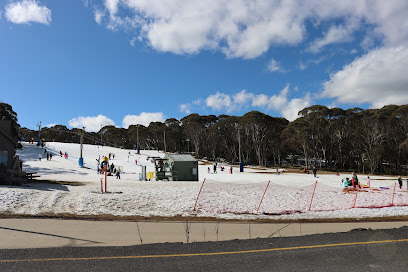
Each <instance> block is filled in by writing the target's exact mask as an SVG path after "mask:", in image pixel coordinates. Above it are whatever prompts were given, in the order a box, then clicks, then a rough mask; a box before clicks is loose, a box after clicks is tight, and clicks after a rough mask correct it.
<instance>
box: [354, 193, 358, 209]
mask: <svg viewBox="0 0 408 272" xmlns="http://www.w3.org/2000/svg"><path fill="white" fill-rule="evenodd" d="M357 194H358V188H357V191H356V197H355V198H354V203H353V209H354V207H356V201H357Z"/></svg>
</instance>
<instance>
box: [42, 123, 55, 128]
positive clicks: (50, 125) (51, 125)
mask: <svg viewBox="0 0 408 272" xmlns="http://www.w3.org/2000/svg"><path fill="white" fill-rule="evenodd" d="M56 125H57V124H53V123H51V124H48V125H45V126H44V127H48V128H52V127H54V126H56Z"/></svg>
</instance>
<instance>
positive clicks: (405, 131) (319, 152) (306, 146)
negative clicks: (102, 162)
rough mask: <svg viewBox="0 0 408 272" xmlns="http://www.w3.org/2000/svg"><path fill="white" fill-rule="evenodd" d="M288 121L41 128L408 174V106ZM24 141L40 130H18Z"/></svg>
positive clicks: (200, 151) (257, 160) (264, 159)
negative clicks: (83, 129) (97, 130)
mask: <svg viewBox="0 0 408 272" xmlns="http://www.w3.org/2000/svg"><path fill="white" fill-rule="evenodd" d="M299 116H300V117H299V118H298V119H296V120H294V121H292V122H289V121H288V120H286V119H285V118H277V117H271V116H269V115H267V114H264V113H261V112H258V111H251V112H248V113H246V114H244V115H243V116H231V115H225V114H222V115H219V116H215V115H208V116H207V115H198V114H190V115H188V116H186V117H184V118H182V119H181V120H177V119H175V118H170V119H167V120H166V121H165V122H152V123H150V124H149V126H147V127H146V126H142V125H131V126H129V128H127V129H125V128H117V127H114V126H105V127H103V128H101V130H100V131H99V132H85V131H82V130H81V129H77V128H73V129H71V130H70V129H68V128H67V127H65V126H62V125H57V126H54V127H52V128H42V129H41V131H40V134H41V137H42V138H44V139H45V140H46V141H59V142H74V143H79V139H80V136H79V135H80V134H81V133H83V134H84V143H87V144H101V138H102V143H104V144H106V145H112V146H116V147H123V148H126V149H136V148H137V147H139V148H140V149H158V150H164V151H167V152H179V153H183V152H192V153H193V154H194V155H195V157H197V158H207V159H209V160H215V161H226V162H230V163H237V162H239V161H242V162H244V163H245V164H256V165H264V166H273V167H275V166H282V165H297V166H300V165H306V167H308V168H309V167H312V166H314V165H316V166H318V167H324V168H326V169H329V170H333V171H358V172H365V173H382V174H384V173H386V174H392V173H402V172H406V170H407V169H406V165H407V159H408V105H402V106H397V105H388V106H384V107H383V108H381V109H367V110H363V109H361V108H353V109H347V110H343V109H341V108H328V107H326V106H321V105H314V106H311V107H307V108H305V109H303V110H301V111H300V112H299ZM19 135H20V137H22V138H24V139H25V140H29V139H31V138H33V139H38V131H33V130H30V129H27V128H19Z"/></svg>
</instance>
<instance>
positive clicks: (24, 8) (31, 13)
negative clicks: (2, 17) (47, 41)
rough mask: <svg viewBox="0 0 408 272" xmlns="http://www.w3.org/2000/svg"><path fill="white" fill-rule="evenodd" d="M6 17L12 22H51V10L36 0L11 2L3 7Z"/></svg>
mask: <svg viewBox="0 0 408 272" xmlns="http://www.w3.org/2000/svg"><path fill="white" fill-rule="evenodd" d="M5 12H6V18H7V20H8V21H10V22H12V23H14V24H29V23H41V24H46V25H48V24H49V23H51V10H50V9H48V8H47V7H45V6H41V5H40V3H39V2H37V1H36V0H24V1H20V2H11V3H10V4H8V5H6V8H5Z"/></svg>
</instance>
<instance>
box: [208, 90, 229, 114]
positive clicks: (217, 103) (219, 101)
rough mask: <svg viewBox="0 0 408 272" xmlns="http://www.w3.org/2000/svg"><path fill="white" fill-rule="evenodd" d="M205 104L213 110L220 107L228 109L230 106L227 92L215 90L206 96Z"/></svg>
mask: <svg viewBox="0 0 408 272" xmlns="http://www.w3.org/2000/svg"><path fill="white" fill-rule="evenodd" d="M205 104H206V105H207V107H210V108H212V109H214V110H221V109H222V108H227V109H229V108H230V106H231V97H230V96H229V95H227V94H223V93H219V92H217V93H216V94H214V95H210V96H209V97H207V99H206V100H205Z"/></svg>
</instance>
